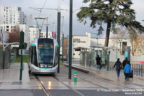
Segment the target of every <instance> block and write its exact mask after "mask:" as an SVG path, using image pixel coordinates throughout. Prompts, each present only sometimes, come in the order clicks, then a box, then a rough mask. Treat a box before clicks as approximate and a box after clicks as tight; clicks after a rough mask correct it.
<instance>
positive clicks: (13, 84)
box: [0, 63, 31, 89]
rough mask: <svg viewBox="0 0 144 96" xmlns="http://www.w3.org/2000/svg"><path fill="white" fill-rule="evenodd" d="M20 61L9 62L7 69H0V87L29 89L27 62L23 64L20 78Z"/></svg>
mask: <svg viewBox="0 0 144 96" xmlns="http://www.w3.org/2000/svg"><path fill="white" fill-rule="evenodd" d="M19 73H20V63H11V64H10V68H9V69H0V89H31V86H30V83H31V81H30V78H29V73H28V65H27V63H24V64H23V74H22V80H21V81H20V80H19V76H20V74H19Z"/></svg>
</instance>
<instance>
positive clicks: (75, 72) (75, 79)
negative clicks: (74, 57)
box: [73, 70, 77, 83]
mask: <svg viewBox="0 0 144 96" xmlns="http://www.w3.org/2000/svg"><path fill="white" fill-rule="evenodd" d="M73 81H74V83H77V71H76V70H75V71H74V79H73Z"/></svg>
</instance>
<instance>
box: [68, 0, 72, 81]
mask: <svg viewBox="0 0 144 96" xmlns="http://www.w3.org/2000/svg"><path fill="white" fill-rule="evenodd" d="M72 10H73V0H70V13H69V16H70V17H69V76H68V77H69V79H71V69H72V18H73V17H72V15H73V11H72Z"/></svg>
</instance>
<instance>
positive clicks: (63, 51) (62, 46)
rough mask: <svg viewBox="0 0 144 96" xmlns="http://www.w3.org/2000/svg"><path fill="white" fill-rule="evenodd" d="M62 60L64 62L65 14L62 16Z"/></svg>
mask: <svg viewBox="0 0 144 96" xmlns="http://www.w3.org/2000/svg"><path fill="white" fill-rule="evenodd" d="M62 19H63V20H62V62H63V59H64V58H63V56H64V16H63V17H62Z"/></svg>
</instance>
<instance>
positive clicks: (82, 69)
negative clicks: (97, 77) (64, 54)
mask: <svg viewBox="0 0 144 96" xmlns="http://www.w3.org/2000/svg"><path fill="white" fill-rule="evenodd" d="M64 66H66V67H68V66H69V65H68V64H64ZM72 68H73V69H76V70H79V71H82V72H84V73H89V72H90V71H89V70H87V69H85V68H80V67H78V66H72Z"/></svg>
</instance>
